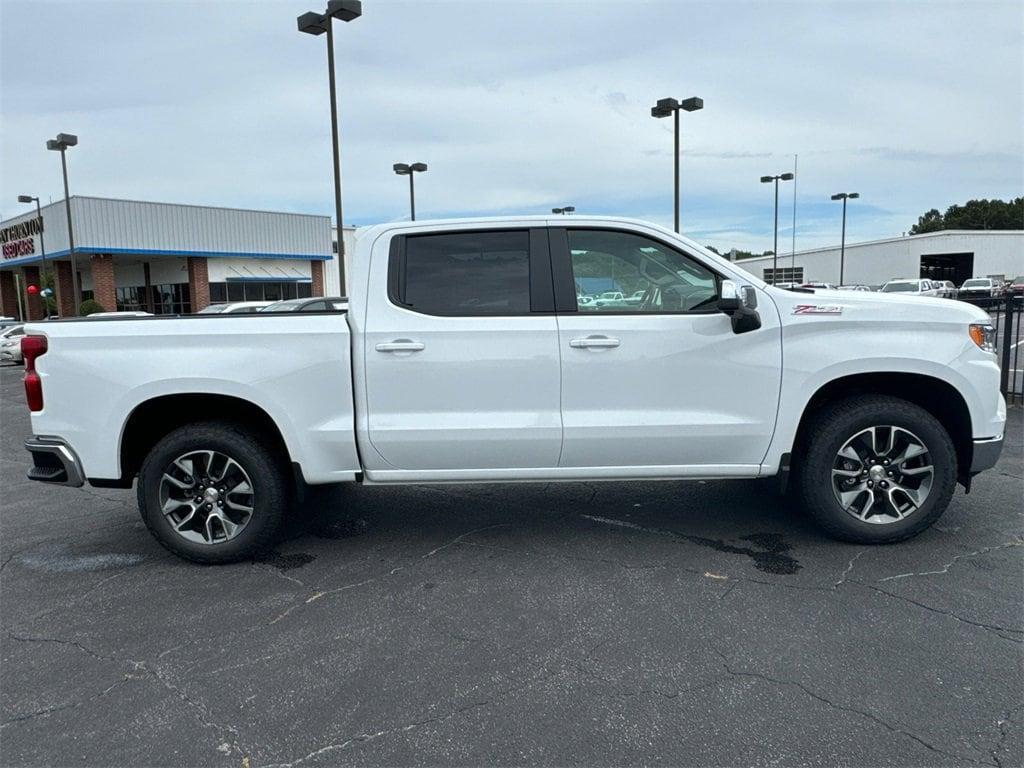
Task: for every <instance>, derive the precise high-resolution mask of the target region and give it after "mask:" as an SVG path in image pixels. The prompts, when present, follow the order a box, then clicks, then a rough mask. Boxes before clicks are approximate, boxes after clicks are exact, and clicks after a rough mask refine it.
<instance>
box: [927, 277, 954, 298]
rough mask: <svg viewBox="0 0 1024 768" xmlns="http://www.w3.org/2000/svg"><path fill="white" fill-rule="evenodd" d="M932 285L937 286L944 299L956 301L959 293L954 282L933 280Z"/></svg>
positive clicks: (936, 288)
mask: <svg viewBox="0 0 1024 768" xmlns="http://www.w3.org/2000/svg"><path fill="white" fill-rule="evenodd" d="M932 285H933V286H935V290H937V291H938V295H939V296H940V297H941V298H943V299H955V298H956V297H957V293H958V292H959V289H958V288H957V287H956V283H954V282H953V281H952V280H932Z"/></svg>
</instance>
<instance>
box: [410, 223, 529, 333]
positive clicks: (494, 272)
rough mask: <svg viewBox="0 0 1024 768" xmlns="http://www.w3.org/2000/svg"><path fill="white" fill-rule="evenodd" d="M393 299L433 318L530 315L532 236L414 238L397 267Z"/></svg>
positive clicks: (506, 233) (518, 232) (469, 234)
mask: <svg viewBox="0 0 1024 768" xmlns="http://www.w3.org/2000/svg"><path fill="white" fill-rule="evenodd" d="M395 268H397V274H393V275H392V280H391V293H392V299H394V300H397V302H398V303H399V304H402V305H404V306H406V307H408V308H409V309H412V310H415V311H417V312H423V313H425V314H429V315H448V316H466V315H525V314H528V313H529V312H530V233H529V231H528V230H525V229H522V230H512V231H503V232H460V233H446V234H437V235H413V236H410V237H407V238H405V240H404V252H403V253H402V254H401V255H400V257H399V258H398V260H397V264H393V266H392V269H393V270H394V269H395Z"/></svg>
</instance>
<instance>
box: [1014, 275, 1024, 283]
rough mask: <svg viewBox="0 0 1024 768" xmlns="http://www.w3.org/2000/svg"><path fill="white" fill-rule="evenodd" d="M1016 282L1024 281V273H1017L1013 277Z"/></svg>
mask: <svg viewBox="0 0 1024 768" xmlns="http://www.w3.org/2000/svg"><path fill="white" fill-rule="evenodd" d="M1013 282H1014V283H1024V275H1017V276H1016V277H1015V278H1013Z"/></svg>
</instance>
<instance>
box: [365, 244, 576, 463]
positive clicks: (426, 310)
mask: <svg viewBox="0 0 1024 768" xmlns="http://www.w3.org/2000/svg"><path fill="white" fill-rule="evenodd" d="M384 269H386V270H387V274H386V277H385V275H384V274H383V273H382V272H381V270H384ZM370 278H371V279H370V286H371V291H373V293H371V295H370V297H369V300H368V301H367V309H366V322H365V334H364V339H365V347H364V354H365V361H364V365H365V375H366V401H367V437H368V439H369V443H370V445H371V446H372V448H373V453H374V455H368V456H364V457H363V460H364V462H365V463H366V465H367V468H368V469H369V470H378V471H388V470H407V471H419V472H426V473H427V475H424V476H429V472H430V471H431V470H465V471H467V472H473V471H477V470H499V471H497V472H491V473H490V474H491V475H492V476H498V475H500V474H501V472H500V470H505V469H508V470H515V469H523V468H543V467H554V466H557V465H558V455H559V451H560V449H561V441H562V420H561V410H560V379H561V369H560V364H559V348H558V330H557V325H556V320H555V316H554V312H553V309H554V300H553V290H552V283H551V265H550V257H549V250H548V242H547V235H546V233H545V231H544V230H543V229H538V228H533V229H531V228H529V227H520V228H502V229H468V230H466V231H459V232H452V231H438V232H436V233H430V232H426V233H419V234H410V235H397V236H395V237H393V238H392V240H391V243H390V256H389V258H388V259H387V260H386V263H384V260H377V259H375V260H374V262H373V264H372V265H371V273H370ZM385 285H387V296H384V295H378V294H376V291H377V290H380V291H381V292H383V289H384V286H385ZM444 476H445V477H452V473H451V472H448V473H445V475H444ZM371 477H372V472H371Z"/></svg>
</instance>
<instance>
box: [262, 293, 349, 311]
mask: <svg viewBox="0 0 1024 768" xmlns="http://www.w3.org/2000/svg"><path fill="white" fill-rule="evenodd" d="M347 308H348V299H347V298H346V297H344V296H313V297H312V298H307V299H285V300H284V301H275V302H274V303H273V304H268V305H267V306H265V307H263V308H262V309H261V310H260V312H329V311H336V310H342V309H347Z"/></svg>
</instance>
